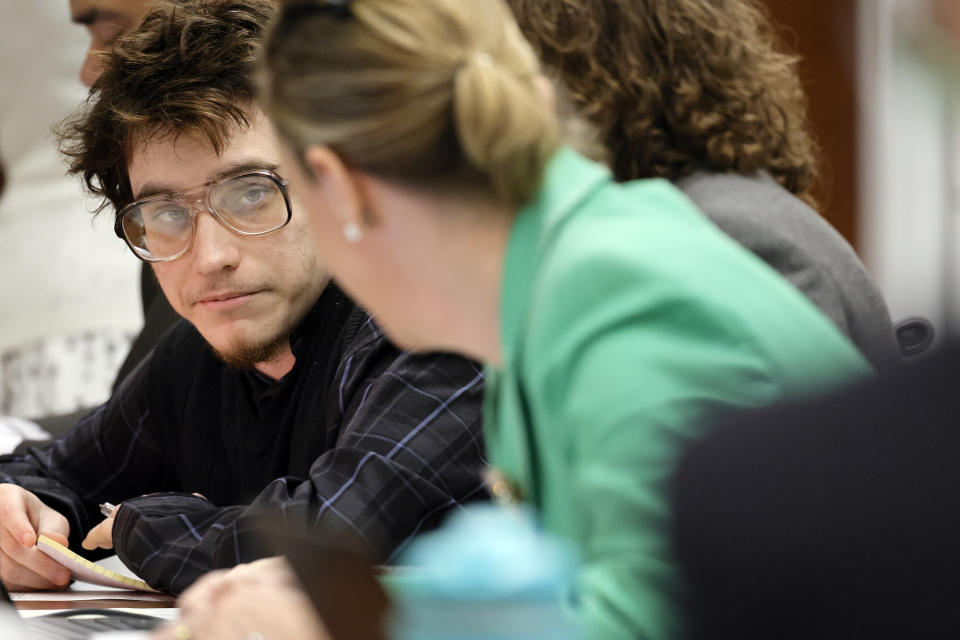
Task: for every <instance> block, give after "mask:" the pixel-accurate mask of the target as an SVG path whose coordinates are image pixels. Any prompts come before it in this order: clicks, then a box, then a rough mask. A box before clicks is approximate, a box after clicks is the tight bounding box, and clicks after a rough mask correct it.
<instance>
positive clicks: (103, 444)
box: [0, 0, 484, 593]
mask: <svg viewBox="0 0 960 640" xmlns="http://www.w3.org/2000/svg"><path fill="white" fill-rule="evenodd" d="M273 11H274V9H273V5H272V3H271V2H270V1H269V0H198V1H196V2H193V3H190V4H187V5H183V6H181V7H179V8H176V9H170V8H164V9H158V10H157V11H155V12H153V13H151V14H150V15H148V16H147V18H146V19H145V20H144V22H143V24H142V25H141V26H140V27H139V28H138V29H137V30H135V31H134V32H132V33H131V34H130V35H129V36H128V37H126V38H122V39H120V40H119V41H118V42H117V44H116V46H115V48H114V51H113V52H112V53H110V54H109V55H108V57H107V58H106V59H105V62H104V75H103V77H102V79H101V82H100V83H99V84H98V91H97V92H96V93H95V94H94V95H93V97H92V100H91V103H90V104H89V106H88V108H87V110H86V111H85V112H84V113H81V114H80V115H78V116H77V117H76V119H75V120H73V121H72V122H71V123H70V124H69V125H67V126H66V127H65V130H64V132H63V135H64V139H63V145H62V148H63V149H64V150H65V152H66V153H67V154H68V155H69V156H70V158H71V159H72V170H73V171H74V172H75V173H79V174H82V175H83V176H84V178H85V180H86V182H87V185H88V186H89V187H90V188H91V189H92V190H93V191H94V192H95V193H99V194H101V195H103V196H104V197H105V204H106V203H110V204H112V205H113V206H114V207H115V209H116V211H117V218H116V229H117V231H118V233H119V234H120V235H121V236H122V237H123V238H124V240H125V241H126V242H127V244H128V245H129V247H130V249H131V250H132V251H133V253H134V254H135V255H136V256H137V257H139V258H140V259H141V260H144V261H145V262H148V263H149V264H150V265H151V266H152V268H153V270H154V272H155V274H156V276H157V279H158V281H159V283H160V286H161V288H162V289H163V292H164V294H165V295H166V297H167V298H168V300H169V301H170V303H171V305H172V306H173V308H174V309H176V311H177V312H178V313H179V314H180V315H181V316H183V317H184V318H185V319H186V320H187V321H188V322H189V324H188V323H186V322H181V323H179V324H178V325H176V326H175V327H174V328H173V329H172V330H171V331H170V332H169V333H168V334H167V335H166V336H165V338H164V339H163V340H162V341H161V343H160V344H159V345H158V346H157V348H156V350H155V351H154V352H153V354H152V355H151V356H150V357H149V358H147V359H146V360H145V361H144V362H143V363H142V364H141V365H140V366H139V367H138V368H137V369H136V370H135V371H134V372H133V373H132V374H131V375H130V376H129V377H128V378H127V379H126V380H125V381H124V383H123V384H122V385H121V386H120V388H119V389H118V390H117V392H116V393H115V394H114V396H113V397H112V398H111V399H110V400H109V401H108V402H107V403H106V404H105V405H103V406H102V407H100V408H99V409H97V410H96V411H95V412H94V413H92V414H91V415H90V416H88V417H87V418H85V419H84V420H82V421H81V422H80V423H79V424H78V425H77V426H76V427H75V428H74V429H73V430H72V431H71V432H70V433H68V434H67V435H66V436H64V437H63V438H60V439H58V440H57V441H55V442H54V443H53V444H52V445H50V446H48V447H46V448H44V449H33V450H31V451H30V452H29V453H28V454H27V455H24V456H6V457H3V458H0V482H3V483H4V484H0V514H2V517H0V577H2V579H3V582H4V583H5V584H6V585H7V586H8V587H9V588H11V589H15V590H23V589H50V588H57V587H63V586H65V585H66V584H67V580H68V577H67V575H66V573H65V571H64V570H63V568H62V567H60V566H59V565H56V564H55V563H53V561H52V560H50V559H49V558H47V557H46V556H44V555H43V554H41V553H40V552H38V551H37V550H36V549H35V548H33V545H34V543H35V542H36V539H37V536H38V535H39V534H45V535H47V536H48V537H51V538H53V539H54V540H58V541H60V542H62V543H69V545H70V546H71V547H72V548H74V549H75V550H79V548H80V547H81V543H82V546H83V547H86V548H88V549H93V548H95V547H104V548H110V547H112V548H114V549H115V550H116V552H117V554H118V555H119V556H120V558H121V559H122V560H123V561H124V562H125V563H126V564H127V565H128V566H130V567H131V568H132V569H133V570H134V571H136V572H137V573H138V574H139V575H141V576H142V577H143V578H144V579H145V580H146V581H147V582H148V583H150V584H151V585H152V586H154V587H156V588H159V589H161V590H164V591H169V592H173V593H178V592H180V591H182V590H183V589H184V588H186V587H187V586H188V585H189V584H191V583H192V582H193V581H194V580H195V579H196V578H198V577H199V576H200V575H201V574H203V573H204V572H206V571H208V570H210V569H212V568H216V567H229V566H233V565H235V564H237V563H240V562H246V561H249V560H252V559H255V558H256V557H258V556H260V555H262V554H263V553H264V546H263V544H262V538H261V537H260V533H262V527H263V523H264V522H270V523H276V524H277V525H278V526H279V525H287V526H292V527H295V528H297V529H305V530H307V531H308V532H309V533H310V535H311V536H313V537H314V538H316V539H317V540H318V541H320V542H321V543H329V544H344V541H346V540H349V541H350V544H351V545H360V550H361V551H363V552H366V553H368V554H370V555H371V556H372V557H374V558H375V559H378V560H381V561H382V560H388V559H389V558H390V556H391V554H392V553H393V552H394V551H396V550H397V549H398V548H400V547H402V545H403V544H404V542H405V541H406V540H408V539H409V538H410V537H412V536H413V535H415V534H416V533H418V532H420V531H423V530H425V529H428V528H430V527H432V526H434V525H435V524H436V523H437V522H438V520H439V519H440V518H441V516H442V515H443V513H444V512H445V511H446V510H448V509H450V508H453V507H455V506H456V505H457V504H459V503H462V502H464V501H467V500H470V499H472V498H475V497H480V496H482V495H483V494H484V491H483V483H482V480H481V473H482V464H483V460H482V442H481V436H480V397H481V392H482V389H481V387H482V378H483V376H482V374H481V372H480V370H479V369H478V368H477V366H476V365H475V364H474V363H473V362H470V361H468V360H465V359H462V358H459V357H455V356H452V355H445V354H411V353H406V352H402V351H400V350H398V349H397V348H396V347H394V346H393V345H391V344H390V343H389V342H388V341H387V340H386V338H385V337H384V336H383V334H382V333H381V332H380V330H379V329H378V328H377V326H376V324H375V323H374V322H373V321H372V320H371V318H369V317H368V316H367V315H366V314H365V313H364V312H363V311H362V310H360V309H358V308H357V307H356V306H355V305H354V304H353V302H351V301H350V300H349V299H348V298H347V297H346V296H345V295H344V294H343V293H342V292H340V291H339V290H338V289H337V287H336V286H335V285H334V284H332V283H331V282H330V280H329V277H328V276H327V275H326V274H325V271H324V268H323V264H322V259H323V256H318V255H317V254H316V252H315V249H314V243H313V241H312V238H311V236H310V233H309V230H308V229H307V228H306V221H305V219H304V217H303V215H301V214H300V213H299V212H298V209H297V206H296V203H295V202H293V201H291V199H290V197H289V194H288V193H287V190H286V182H285V179H284V173H285V171H284V169H285V167H284V161H283V159H282V158H281V157H280V155H279V152H278V145H277V144H276V140H275V137H274V134H273V131H272V129H271V127H270V125H269V123H268V122H267V121H266V120H265V118H264V116H263V114H262V113H261V112H260V110H259V108H258V107H257V106H256V102H255V98H256V96H255V92H254V89H253V83H252V80H251V78H250V74H251V71H252V64H253V60H254V57H255V49H256V44H257V41H258V39H259V37H260V33H261V30H262V28H263V26H264V25H265V23H266V22H267V20H268V19H269V18H270V17H271V15H272V14H273ZM104 502H111V503H119V504H120V506H119V508H118V509H116V510H115V511H113V513H112V515H111V516H110V517H108V518H107V519H106V520H103V521H101V519H100V518H101V516H100V515H99V514H100V511H99V510H98V504H100V503H104ZM98 523H99V524H98ZM258 531H259V532H258Z"/></svg>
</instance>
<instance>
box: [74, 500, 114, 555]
mask: <svg viewBox="0 0 960 640" xmlns="http://www.w3.org/2000/svg"><path fill="white" fill-rule="evenodd" d="M116 515H117V509H114V510H113V513H111V514H110V515H109V516H107V517H106V518H104V520H103V522H101V523H100V524H98V525H97V526H95V527H94V528H93V529H90V532H89V533H88V534H87V537H86V538H84V539H83V542H81V543H80V544H81V545H82V546H83V548H84V549H87V550H91V551H92V550H93V549H97V548H100V549H113V522H114V520H115V519H116Z"/></svg>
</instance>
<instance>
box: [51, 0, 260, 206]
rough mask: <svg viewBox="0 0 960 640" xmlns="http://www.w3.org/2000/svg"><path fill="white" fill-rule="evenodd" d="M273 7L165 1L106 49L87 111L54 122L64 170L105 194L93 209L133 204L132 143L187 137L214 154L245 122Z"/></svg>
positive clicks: (247, 1) (247, 0)
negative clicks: (67, 160)
mask: <svg viewBox="0 0 960 640" xmlns="http://www.w3.org/2000/svg"><path fill="white" fill-rule="evenodd" d="M275 13H276V7H275V6H274V3H273V2H271V0H194V1H192V2H188V3H184V2H182V1H181V2H175V1H169V0H168V1H166V2H161V3H158V6H157V8H156V9H154V10H153V11H151V12H150V13H149V14H147V16H146V17H145V18H144V20H143V22H142V23H141V24H140V26H139V27H137V28H136V29H135V30H133V31H131V32H130V33H128V34H127V35H125V36H123V37H121V38H119V39H118V40H117V41H116V43H115V45H114V47H113V49H112V50H111V51H110V52H109V53H106V54H104V55H105V59H104V69H103V73H102V74H101V75H100V78H99V79H98V80H97V81H96V83H95V84H94V85H93V87H92V88H91V90H90V97H89V98H88V100H87V104H86V107H85V108H84V109H83V110H81V111H80V112H79V113H77V114H76V115H74V116H73V117H71V118H69V119H67V120H66V121H64V122H63V123H62V124H61V125H60V127H59V128H58V134H59V137H60V150H61V152H63V153H64V154H65V155H66V156H67V157H68V158H70V172H71V173H73V174H80V175H82V176H83V180H84V182H85V183H86V186H87V188H88V189H89V190H90V191H91V192H92V193H94V194H97V195H100V196H102V197H103V201H102V202H101V204H100V207H99V208H98V209H97V211H98V212H99V211H102V210H103V209H104V208H105V207H106V206H107V205H108V204H109V203H112V204H113V206H114V207H115V209H116V211H117V212H118V213H119V211H120V209H122V208H123V207H124V206H126V205H127V204H129V203H130V202H131V201H132V200H133V193H132V190H131V187H130V177H129V174H128V173H127V166H128V164H129V161H130V158H131V155H132V153H133V150H134V147H135V146H136V145H137V144H140V143H142V142H143V141H145V140H147V139H150V138H155V137H160V138H161V139H163V138H164V137H169V138H170V139H175V138H176V137H178V136H180V135H184V134H186V135H194V136H199V137H202V138H205V139H206V140H207V141H208V142H209V143H210V145H211V146H212V148H213V149H214V150H215V151H216V152H217V153H220V152H221V150H222V149H223V148H224V146H225V145H226V143H227V141H228V139H229V137H230V135H231V133H232V132H233V130H234V129H235V128H236V127H237V126H248V124H249V123H248V119H247V118H248V114H249V111H250V109H251V107H252V105H254V104H255V103H256V98H257V91H256V87H255V84H254V81H253V77H252V72H253V70H254V68H255V63H256V59H257V55H258V50H259V41H260V38H261V36H262V35H263V32H264V30H265V28H266V25H267V23H268V22H269V21H270V19H271V18H272V17H273V15H274V14H275Z"/></svg>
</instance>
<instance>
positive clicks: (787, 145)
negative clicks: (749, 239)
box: [507, 0, 816, 201]
mask: <svg viewBox="0 0 960 640" xmlns="http://www.w3.org/2000/svg"><path fill="white" fill-rule="evenodd" d="M507 3H508V4H509V5H510V7H511V8H512V9H513V12H514V14H515V15H516V17H517V21H518V22H519V24H520V27H521V29H522V30H523V32H524V35H525V36H526V37H527V39H528V40H530V41H531V43H532V44H533V47H534V49H535V50H537V52H538V53H539V55H540V57H541V59H542V61H543V62H544V64H545V65H546V67H547V68H548V69H551V70H552V71H553V72H554V73H556V74H557V75H558V76H559V78H558V79H559V80H560V81H561V82H562V84H563V85H565V87H566V88H567V90H568V91H569V93H570V97H571V98H572V100H573V101H574V103H575V104H576V105H577V106H578V108H579V109H580V112H581V114H582V115H583V116H584V117H586V118H587V119H588V120H590V121H591V122H592V123H593V124H594V125H595V126H596V127H598V128H599V129H600V135H601V137H602V139H603V140H604V141H605V144H606V146H607V148H608V150H609V152H610V154H611V156H612V164H613V171H614V174H615V176H616V178H617V179H618V180H631V179H635V178H647V177H654V176H657V177H664V178H668V179H670V180H678V179H680V178H683V177H685V176H687V175H689V174H691V173H693V172H694V171H696V170H709V171H719V172H729V171H733V172H737V173H742V174H748V173H752V172H754V171H757V170H761V169H762V170H765V171H767V172H769V173H770V174H771V175H772V176H773V177H774V178H775V179H776V180H777V182H779V183H780V184H781V185H783V186H784V187H785V188H787V189H788V190H789V191H791V192H792V193H794V194H797V195H798V196H800V197H802V198H804V199H806V200H808V201H810V200H811V197H810V195H809V189H810V187H811V184H812V183H813V180H814V178H815V177H816V163H815V157H814V156H815V153H814V144H813V142H812V140H811V138H810V135H809V134H808V132H807V130H806V97H805V96H804V93H803V89H802V87H801V84H800V80H799V77H798V74H797V58H796V57H794V56H791V55H787V54H785V53H783V52H781V51H780V50H779V47H778V42H777V38H776V36H775V33H774V31H773V28H772V26H771V23H770V21H769V20H768V18H767V16H766V14H765V13H764V12H763V10H762V9H761V8H760V7H759V6H758V5H757V4H756V3H755V2H753V1H752V0H507Z"/></svg>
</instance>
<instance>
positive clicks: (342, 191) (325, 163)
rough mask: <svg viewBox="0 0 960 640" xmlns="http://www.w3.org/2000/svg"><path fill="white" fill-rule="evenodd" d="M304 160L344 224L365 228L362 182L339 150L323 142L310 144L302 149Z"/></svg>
mask: <svg viewBox="0 0 960 640" xmlns="http://www.w3.org/2000/svg"><path fill="white" fill-rule="evenodd" d="M303 164H304V165H305V167H306V170H307V173H308V177H309V178H311V179H312V184H311V185H310V188H311V189H315V190H317V191H318V192H319V193H318V194H317V195H319V196H320V197H322V198H323V201H324V202H325V203H326V204H327V206H328V207H329V208H330V211H332V212H333V213H334V215H336V216H337V218H338V219H339V220H340V221H341V222H342V223H343V224H344V225H351V226H354V227H357V228H362V226H363V225H364V203H363V194H362V193H361V191H360V185H359V184H358V183H357V181H356V179H355V178H354V175H353V173H352V172H351V171H350V169H349V168H347V166H346V165H345V164H344V163H343V161H342V160H341V159H340V156H338V155H337V154H336V153H334V152H333V151H331V150H330V149H329V148H328V147H324V146H322V145H311V146H309V147H307V148H306V150H304V152H303Z"/></svg>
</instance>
